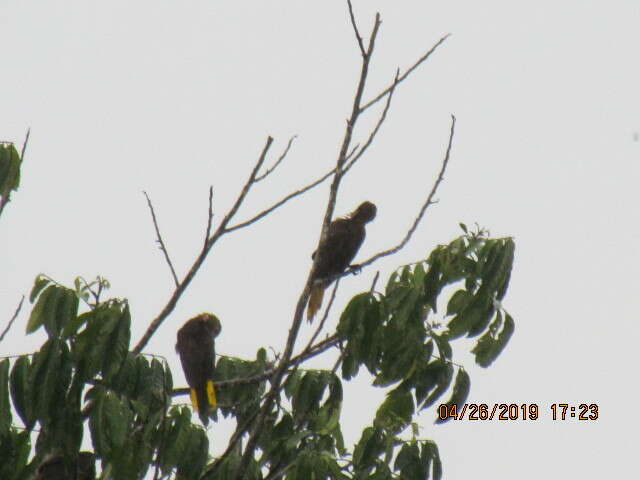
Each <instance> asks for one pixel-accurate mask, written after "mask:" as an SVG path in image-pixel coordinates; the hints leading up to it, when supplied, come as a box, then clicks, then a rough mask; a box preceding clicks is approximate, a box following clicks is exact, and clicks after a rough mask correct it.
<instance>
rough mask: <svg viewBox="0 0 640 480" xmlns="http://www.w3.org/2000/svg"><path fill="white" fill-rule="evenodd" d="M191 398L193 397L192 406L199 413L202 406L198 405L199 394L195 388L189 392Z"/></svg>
mask: <svg viewBox="0 0 640 480" xmlns="http://www.w3.org/2000/svg"><path fill="white" fill-rule="evenodd" d="M189 396H190V397H191V405H193V409H194V410H195V411H196V412H199V411H200V406H199V405H198V392H196V389H195V388H191V389H190V390H189Z"/></svg>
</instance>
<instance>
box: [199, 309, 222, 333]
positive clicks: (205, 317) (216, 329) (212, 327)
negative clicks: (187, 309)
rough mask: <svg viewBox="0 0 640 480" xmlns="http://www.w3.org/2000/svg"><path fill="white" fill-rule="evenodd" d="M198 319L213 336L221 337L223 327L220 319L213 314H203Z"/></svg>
mask: <svg viewBox="0 0 640 480" xmlns="http://www.w3.org/2000/svg"><path fill="white" fill-rule="evenodd" d="M197 318H198V321H200V322H202V323H203V325H204V326H205V327H206V328H207V330H209V331H210V332H211V336H213V337H214V338H215V337H217V336H218V335H220V331H221V330H222V325H221V324H220V320H218V317H216V316H215V315H213V314H211V313H201V314H200V315H198V317H197Z"/></svg>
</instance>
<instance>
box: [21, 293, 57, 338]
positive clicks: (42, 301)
mask: <svg viewBox="0 0 640 480" xmlns="http://www.w3.org/2000/svg"><path fill="white" fill-rule="evenodd" d="M55 295H56V286H55V285H51V286H49V287H47V289H46V290H45V291H44V292H42V293H41V294H40V296H39V298H38V303H36V306H35V307H33V309H32V310H31V315H30V316H29V321H28V322H27V334H29V333H33V332H35V331H36V330H38V329H39V328H40V327H41V326H42V325H43V324H44V323H45V320H46V318H47V316H48V315H50V313H51V308H49V307H48V306H47V303H48V301H49V297H52V296H55Z"/></svg>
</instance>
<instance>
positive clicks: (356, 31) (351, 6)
mask: <svg viewBox="0 0 640 480" xmlns="http://www.w3.org/2000/svg"><path fill="white" fill-rule="evenodd" d="M347 5H348V6H349V18H350V19H351V26H352V27H353V32H354V33H355V34H356V40H357V41H358V47H359V48H360V53H361V54H362V56H363V57H364V56H365V55H366V54H367V52H365V50H364V44H363V43H362V36H361V35H360V32H359V31H358V26H357V25H356V17H355V16H354V15H353V5H351V0H347Z"/></svg>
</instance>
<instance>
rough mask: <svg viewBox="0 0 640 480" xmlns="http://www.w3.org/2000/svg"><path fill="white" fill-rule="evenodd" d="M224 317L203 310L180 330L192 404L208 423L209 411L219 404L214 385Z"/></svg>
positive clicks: (179, 344) (180, 351)
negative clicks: (218, 343) (217, 348)
mask: <svg viewBox="0 0 640 480" xmlns="http://www.w3.org/2000/svg"><path fill="white" fill-rule="evenodd" d="M221 329H222V326H221V325H220V320H218V317H216V316H215V315H212V314H210V313H201V314H200V315H198V316H197V317H194V318H192V319H191V320H188V321H187V322H186V323H185V324H184V325H183V326H182V328H181V329H180V330H178V342H177V343H176V352H178V354H179V355H180V362H181V363H182V370H183V371H184V376H185V377H186V378H187V383H188V384H189V388H190V392H189V393H190V394H191V403H192V405H193V408H194V409H195V410H196V411H197V412H198V415H200V420H201V421H202V423H203V424H204V425H207V424H208V423H209V411H210V409H212V408H214V407H215V406H216V404H217V401H216V390H215V387H214V385H213V370H214V368H215V360H216V359H215V356H216V351H215V340H214V339H215V338H216V337H217V336H218V335H219V334H220V330H221Z"/></svg>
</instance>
